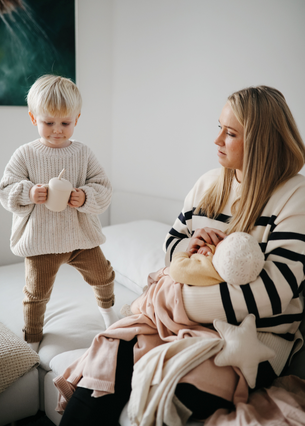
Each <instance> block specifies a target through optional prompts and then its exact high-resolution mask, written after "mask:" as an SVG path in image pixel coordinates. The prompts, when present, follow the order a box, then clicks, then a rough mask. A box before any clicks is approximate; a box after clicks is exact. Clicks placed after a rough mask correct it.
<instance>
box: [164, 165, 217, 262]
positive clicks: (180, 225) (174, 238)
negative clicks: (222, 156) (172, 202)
mask: <svg viewBox="0 0 305 426" xmlns="http://www.w3.org/2000/svg"><path fill="white" fill-rule="evenodd" d="M219 171H220V169H214V170H211V171H210V172H208V173H205V174H204V175H203V176H201V177H200V178H199V179H198V180H197V182H196V183H195V185H194V186H193V188H192V189H191V190H190V191H189V193H188V194H187V196H186V198H185V200H184V204H183V208H182V211H181V213H180V214H179V216H178V217H177V219H176V220H175V222H174V225H173V227H172V228H171V229H170V231H169V233H168V234H167V235H166V238H165V241H164V245H163V250H164V251H165V253H166V255H165V264H166V266H169V264H170V262H171V261H172V258H173V255H174V253H178V252H182V251H187V247H188V244H189V239H190V238H191V237H192V235H193V233H194V231H195V229H194V224H193V212H194V210H195V209H196V207H197V206H198V204H199V202H200V201H201V199H202V197H203V194H204V192H205V191H206V190H207V189H208V188H209V187H210V186H211V185H212V183H213V182H214V181H215V179H217V177H218V176H219ZM208 225H209V224H207V225H206V226H208ZM211 227H212V226H211Z"/></svg>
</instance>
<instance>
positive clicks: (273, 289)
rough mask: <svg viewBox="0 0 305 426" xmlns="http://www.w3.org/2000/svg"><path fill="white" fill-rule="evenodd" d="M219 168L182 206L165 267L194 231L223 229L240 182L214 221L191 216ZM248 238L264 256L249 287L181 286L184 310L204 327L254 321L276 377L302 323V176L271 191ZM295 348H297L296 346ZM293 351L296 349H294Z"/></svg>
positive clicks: (304, 246)
mask: <svg viewBox="0 0 305 426" xmlns="http://www.w3.org/2000/svg"><path fill="white" fill-rule="evenodd" d="M220 170H221V169H214V170H211V171H210V172H208V173H206V174H204V175H203V176H202V177H201V178H199V180H198V181H197V182H196V184H195V185H194V187H193V188H192V190H191V191H190V192H189V194H188V195H187V197H186V198H185V201H184V206H183V209H182V212H181V213H180V215H179V217H178V218H177V219H176V221H175V223H174V225H173V227H172V229H171V230H170V231H169V233H168V234H167V236H166V240H165V243H164V250H165V251H166V264H167V265H169V263H170V261H171V258H172V256H173V253H175V252H178V251H185V250H186V248H187V246H188V242H189V238H190V237H191V236H192V235H193V233H194V231H195V230H196V229H198V228H204V227H210V228H217V229H220V230H222V231H225V230H226V229H227V226H228V224H227V220H228V219H229V218H230V216H231V206H232V204H233V202H234V201H235V199H236V198H237V194H238V190H239V187H240V185H239V183H238V182H237V181H236V180H234V182H233V184H232V189H231V194H230V197H229V200H228V203H227V205H226V206H225V208H224V210H223V212H222V214H220V215H219V216H218V217H217V218H216V219H209V218H207V217H206V216H204V215H198V214H194V211H195V209H196V207H197V206H198V204H199V202H200V201H201V199H202V196H203V193H204V192H205V191H206V190H207V188H208V187H209V186H210V185H211V184H212V183H213V182H214V180H215V179H216V178H217V177H218V176H219V174H220ZM251 234H252V235H253V236H254V237H255V238H256V239H257V241H258V242H259V243H260V245H261V249H262V251H263V252H264V254H265V259H266V262H265V267H264V269H263V270H262V272H261V274H260V276H259V277H258V278H257V279H256V280H255V281H253V282H251V283H248V284H245V285H241V286H237V285H231V284H230V283H225V282H223V283H221V284H219V285H215V286H211V287H192V286H186V285H185V286H184V289H183V298H184V304H185V306H186V310H188V309H189V310H190V309H191V310H192V311H194V310H200V312H201V316H202V315H204V318H205V321H204V322H205V323H206V324H210V323H212V322H213V320H214V319H216V318H217V319H221V320H223V321H227V322H229V323H231V324H234V325H238V324H240V322H241V321H242V320H243V319H244V318H245V317H246V316H247V315H248V314H249V313H252V314H254V315H255V317H256V325H257V330H258V331H259V333H258V335H259V338H260V340H261V341H263V343H265V344H267V345H268V346H269V347H271V348H272V349H274V350H275V352H276V357H275V359H273V360H271V361H270V363H271V365H272V367H273V368H274V370H275V372H276V373H277V374H280V372H281V370H282V369H283V367H284V365H285V363H286V361H287V359H288V357H289V354H290V352H291V350H292V348H293V345H294V343H295V342H297V341H298V339H299V338H300V333H299V331H298V328H299V325H300V322H301V320H302V318H303V310H304V302H303V285H304V284H303V283H304V279H305V177H304V176H302V175H296V176H294V177H293V178H291V179H290V180H289V181H288V182H286V183H285V184H283V185H281V186H280V187H279V188H278V189H277V190H276V191H274V193H273V195H272V196H271V198H270V200H269V202H268V203H267V205H266V207H265V208H264V210H263V212H262V215H261V217H260V218H258V219H257V221H256V224H255V227H254V229H253V231H252V232H251ZM296 346H297V345H296ZM296 346H295V348H296Z"/></svg>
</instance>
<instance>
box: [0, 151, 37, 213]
mask: <svg viewBox="0 0 305 426" xmlns="http://www.w3.org/2000/svg"><path fill="white" fill-rule="evenodd" d="M33 186H34V183H32V182H31V181H30V179H29V172H28V169H27V166H26V161H25V159H24V156H23V152H22V150H21V149H17V151H15V153H14V154H13V156H12V157H11V159H10V161H9V163H8V164H7V166H6V168H5V170H4V175H3V178H2V179H1V182H0V201H1V204H2V205H3V207H4V208H5V209H6V210H8V211H10V212H12V213H15V214H16V215H18V216H20V217H25V216H27V215H29V214H30V213H31V211H32V210H33V208H34V203H33V202H32V201H31V199H30V190H31V188H32V187H33Z"/></svg>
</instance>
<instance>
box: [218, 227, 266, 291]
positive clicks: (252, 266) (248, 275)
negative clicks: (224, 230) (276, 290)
mask: <svg viewBox="0 0 305 426" xmlns="http://www.w3.org/2000/svg"><path fill="white" fill-rule="evenodd" d="M264 262H265V256H264V254H263V252H262V250H261V248H260V246H259V244H258V242H257V240H256V239H255V238H254V237H253V236H252V235H250V234H246V233H245V232H234V233H232V234H230V235H229V236H228V237H226V238H225V239H224V240H223V241H222V242H221V243H219V244H218V245H217V247H216V251H215V254H214V257H213V265H214V267H215V269H216V271H217V272H218V273H219V275H220V276H221V278H222V279H224V280H225V281H227V282H228V283H230V284H235V285H242V284H247V283H249V282H251V281H254V280H255V279H256V278H257V277H258V275H259V274H260V272H261V270H262V269H263V266H264Z"/></svg>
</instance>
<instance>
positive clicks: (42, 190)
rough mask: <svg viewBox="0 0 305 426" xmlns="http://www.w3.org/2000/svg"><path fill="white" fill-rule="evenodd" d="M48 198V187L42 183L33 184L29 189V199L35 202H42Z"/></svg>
mask: <svg viewBox="0 0 305 426" xmlns="http://www.w3.org/2000/svg"><path fill="white" fill-rule="evenodd" d="M47 198H48V188H46V187H45V186H43V185H40V184H37V185H34V186H33V187H32V188H31V190H30V199H31V201H32V202H33V203H35V204H44V203H45V202H46V201H47Z"/></svg>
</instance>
